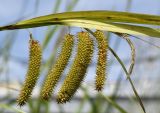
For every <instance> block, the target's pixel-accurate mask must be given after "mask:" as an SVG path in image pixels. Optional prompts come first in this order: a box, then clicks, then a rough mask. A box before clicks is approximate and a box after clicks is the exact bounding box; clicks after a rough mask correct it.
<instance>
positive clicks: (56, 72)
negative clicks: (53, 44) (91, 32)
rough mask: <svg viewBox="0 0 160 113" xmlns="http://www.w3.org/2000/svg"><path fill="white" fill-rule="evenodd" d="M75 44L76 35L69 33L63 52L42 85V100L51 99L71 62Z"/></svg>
mask: <svg viewBox="0 0 160 113" xmlns="http://www.w3.org/2000/svg"><path fill="white" fill-rule="evenodd" d="M73 44H74V36H73V35H71V34H67V35H66V36H65V38H64V42H63V45H62V49H61V53H60V55H59V57H58V59H57V61H56V63H55V64H54V66H53V68H52V69H51V70H50V72H49V73H48V75H47V77H46V79H45V81H44V84H43V86H42V90H41V94H40V97H41V99H42V100H49V98H50V97H51V95H52V92H53V89H54V87H55V85H56V84H57V82H58V80H59V79H60V77H61V74H62V72H63V71H64V69H65V67H66V65H67V64H68V62H69V58H70V56H71V53H72V48H73Z"/></svg>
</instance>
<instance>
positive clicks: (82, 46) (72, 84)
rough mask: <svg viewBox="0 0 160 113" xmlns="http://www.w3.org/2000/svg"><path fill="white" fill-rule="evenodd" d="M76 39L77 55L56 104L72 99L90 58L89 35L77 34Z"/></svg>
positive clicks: (90, 44) (91, 42)
mask: <svg viewBox="0 0 160 113" xmlns="http://www.w3.org/2000/svg"><path fill="white" fill-rule="evenodd" d="M78 39H79V41H78V50H77V55H76V57H75V60H74V62H73V64H72V66H71V68H70V71H69V73H68V74H67V77H66V79H65V81H64V83H63V84H62V87H61V88H60V91H59V92H58V95H57V102H58V103H65V102H67V101H69V100H70V99H71V98H72V96H73V95H74V94H75V92H76V91H77V89H78V88H79V86H80V84H81V82H82V80H83V78H84V76H85V73H86V71H87V67H88V65H89V63H90V61H91V58H92V53H93V46H94V45H93V41H92V40H91V38H90V36H89V33H87V32H80V33H78Z"/></svg>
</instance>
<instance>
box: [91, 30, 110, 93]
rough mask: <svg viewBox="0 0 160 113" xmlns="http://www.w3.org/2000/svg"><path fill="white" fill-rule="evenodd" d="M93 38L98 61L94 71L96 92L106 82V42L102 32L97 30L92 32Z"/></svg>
mask: <svg viewBox="0 0 160 113" xmlns="http://www.w3.org/2000/svg"><path fill="white" fill-rule="evenodd" d="M94 34H95V38H96V40H97V43H98V61H97V69H96V83H95V85H96V90H97V91H101V90H102V89H103V87H104V84H105V81H106V66H107V52H108V40H107V38H105V35H104V33H103V32H102V31H100V30H97V31H96V32H94Z"/></svg>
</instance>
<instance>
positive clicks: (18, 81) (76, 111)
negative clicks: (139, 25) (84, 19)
mask: <svg viewBox="0 0 160 113" xmlns="http://www.w3.org/2000/svg"><path fill="white" fill-rule="evenodd" d="M159 6H160V1H159V0H153V1H151V0H118V1H117V0H87V1H86V0H0V26H3V25H8V24H11V23H15V22H18V21H20V20H24V19H29V18H33V17H36V16H41V15H47V14H51V13H59V12H66V11H82V10H114V11H128V12H136V13H146V14H155V15H159V14H160V8H159ZM29 31H30V32H32V33H33V37H34V38H35V39H37V40H39V41H40V43H41V44H42V46H43V65H42V70H41V71H42V72H41V78H40V80H39V83H38V85H37V86H36V87H35V90H34V92H33V95H32V98H31V99H30V101H29V102H28V103H27V105H25V106H24V107H21V108H20V107H19V106H17V104H16V98H17V96H18V94H19V90H20V87H21V85H22V83H23V81H24V78H25V74H26V71H27V66H28V51H29V49H28V40H29V33H28V32H27V30H13V31H1V32H0V113H17V112H22V111H23V112H25V113H142V110H141V108H140V106H139V104H138V102H137V101H136V99H135V95H134V93H133V91H132V89H131V86H130V84H129V82H128V81H127V80H126V77H125V74H124V72H123V70H122V68H121V66H120V65H119V64H118V62H117V61H116V60H115V58H114V57H113V55H112V54H110V53H109V65H108V69H107V81H106V85H105V89H104V90H103V92H102V93H97V91H95V90H94V89H95V88H94V79H95V68H96V59H97V56H96V54H97V48H95V52H94V54H95V55H94V56H95V57H94V58H93V60H92V63H91V65H90V67H89V69H88V72H87V76H86V78H85V80H84V82H83V84H82V86H81V88H80V89H79V90H78V92H77V93H76V95H75V96H74V97H73V99H72V100H71V101H70V102H69V103H66V104H63V105H61V104H57V103H56V101H55V96H56V93H57V91H58V89H59V87H60V85H61V83H62V81H63V79H64V78H65V75H66V72H67V71H68V69H69V68H67V69H66V71H65V72H64V77H63V78H62V79H61V81H60V83H59V84H58V86H57V88H56V91H55V92H54V94H53V98H52V99H51V102H41V101H40V100H39V98H38V96H39V90H40V86H41V84H42V82H43V79H44V77H45V75H46V73H47V72H48V70H49V69H50V68H51V66H52V65H53V64H54V62H55V60H56V58H57V56H58V54H59V52H60V47H61V42H62V40H63V36H64V35H65V34H66V33H68V32H69V31H70V32H71V33H72V34H76V33H77V32H80V31H81V28H76V27H71V28H68V27H66V26H49V27H40V28H33V29H29ZM106 36H108V38H109V45H110V46H111V47H112V48H113V49H114V50H115V51H116V53H117V54H118V55H119V57H120V58H121V59H123V61H124V62H125V65H126V66H129V61H130V48H129V46H128V44H127V43H126V41H125V40H124V39H121V38H119V37H117V36H116V35H114V34H112V33H108V32H106ZM140 38H142V39H143V38H144V37H140ZM131 39H132V41H133V42H134V45H135V47H136V64H135V68H134V72H133V75H132V79H133V82H134V85H135V87H136V89H137V91H138V93H139V95H140V97H141V98H142V101H143V103H144V106H145V108H146V111H147V113H160V107H159V106H160V91H159V89H160V85H159V82H160V76H159V74H160V71H159V67H160V57H159V56H160V50H159V48H156V47H154V46H152V45H150V44H147V43H145V42H143V41H140V40H137V39H135V38H134V37H131ZM147 40H148V41H150V42H152V43H154V44H156V45H160V40H159V39H156V38H154V39H153V38H152V39H151V38H149V37H147ZM74 55H75V51H74V54H73V55H72V58H71V60H70V63H69V64H71V63H72V61H73V59H74ZM20 110H22V111H20Z"/></svg>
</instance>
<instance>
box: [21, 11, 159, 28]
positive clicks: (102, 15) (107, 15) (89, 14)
mask: <svg viewBox="0 0 160 113" xmlns="http://www.w3.org/2000/svg"><path fill="white" fill-rule="evenodd" d="M61 19H62V20H63V19H85V20H97V21H106V22H125V23H136V24H150V25H160V16H157V15H147V14H137V13H128V12H117V11H77V12H65V13H58V14H51V15H46V16H41V17H37V18H33V19H30V20H26V21H24V22H27V23H28V22H37V21H57V20H61Z"/></svg>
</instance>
